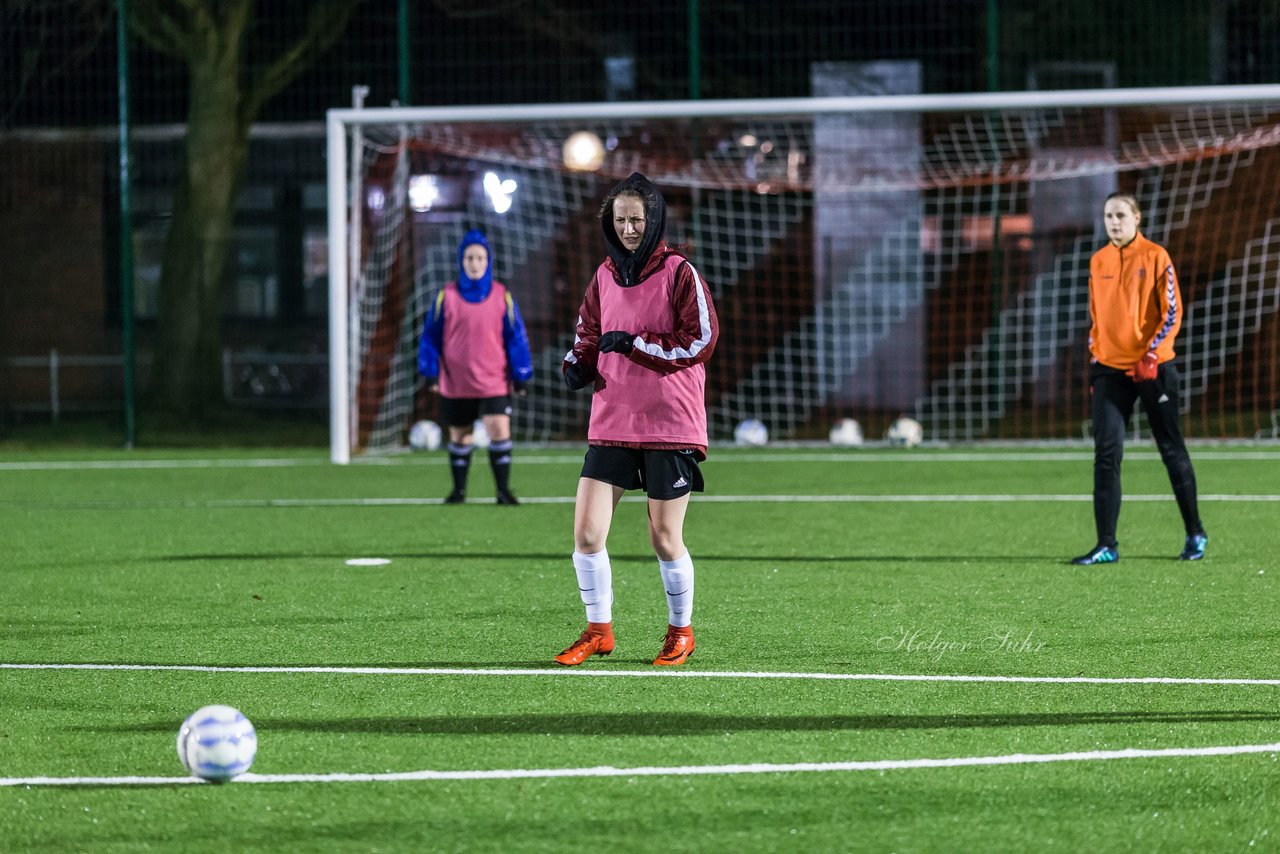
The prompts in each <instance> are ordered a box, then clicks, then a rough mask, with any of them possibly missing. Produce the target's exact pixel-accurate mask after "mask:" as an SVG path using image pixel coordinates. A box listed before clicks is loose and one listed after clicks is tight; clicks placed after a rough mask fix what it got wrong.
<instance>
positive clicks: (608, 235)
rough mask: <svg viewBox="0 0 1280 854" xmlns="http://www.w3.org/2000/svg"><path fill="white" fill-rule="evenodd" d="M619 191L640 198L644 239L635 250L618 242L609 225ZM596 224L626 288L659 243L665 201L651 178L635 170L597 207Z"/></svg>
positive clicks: (634, 282)
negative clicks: (598, 218)
mask: <svg viewBox="0 0 1280 854" xmlns="http://www.w3.org/2000/svg"><path fill="white" fill-rule="evenodd" d="M623 194H627V195H636V196H639V197H640V198H641V199H643V200H644V211H645V228H644V238H643V239H642V240H641V241H640V245H639V246H638V247H637V248H636V251H635V252H630V251H628V250H627V248H626V247H625V246H623V245H622V241H621V240H619V239H618V233H617V232H616V231H614V228H613V202H614V200H615V199H617V198H618V196H621V195H623ZM600 227H601V230H602V231H603V232H604V244H605V247H606V248H607V249H608V250H609V257H610V258H612V259H613V264H614V266H615V267H616V268H617V269H618V274H619V275H620V276H621V277H622V284H623V286H624V287H629V286H631V285H634V284H636V283H637V278H638V277H639V275H640V273H641V272H642V271H643V270H644V267H645V264H647V263H648V262H649V256H651V255H653V252H654V250H655V249H657V248H658V246H659V244H661V243H662V239H663V237H664V236H665V233H666V230H667V203H666V201H665V200H664V199H663V198H662V193H660V192H658V188H657V186H655V185H654V183H653V182H652V181H650V180H649V179H648V178H646V177H645V176H644V175H641V174H640V173H639V172H632V173H631V174H630V175H629V176H628V177H627V178H626V179H625V180H623V181H622V182H620V183H619V184H618V185H617V186H616V187H614V188H613V190H612V191H611V192H610V193H609V195H608V196H606V197H605V200H604V204H602V205H601V206H600Z"/></svg>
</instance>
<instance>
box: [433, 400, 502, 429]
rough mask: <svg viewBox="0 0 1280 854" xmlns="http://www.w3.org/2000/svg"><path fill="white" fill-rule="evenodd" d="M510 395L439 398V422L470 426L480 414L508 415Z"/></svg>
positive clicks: (448, 424)
mask: <svg viewBox="0 0 1280 854" xmlns="http://www.w3.org/2000/svg"><path fill="white" fill-rule="evenodd" d="M510 414H511V396H510V395H506V394H503V395H499V396H498V397H444V396H441V398H440V422H441V423H442V424H444V425H445V426H446V427H470V426H471V425H472V424H474V423H475V420H476V419H477V418H479V417H480V416H482V415H510Z"/></svg>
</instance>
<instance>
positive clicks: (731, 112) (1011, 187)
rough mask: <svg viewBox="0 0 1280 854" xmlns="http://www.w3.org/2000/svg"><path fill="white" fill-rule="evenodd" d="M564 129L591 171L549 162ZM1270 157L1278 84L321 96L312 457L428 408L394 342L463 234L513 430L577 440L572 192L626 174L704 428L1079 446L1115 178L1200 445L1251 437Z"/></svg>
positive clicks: (581, 229) (1268, 298)
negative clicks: (646, 222)
mask: <svg viewBox="0 0 1280 854" xmlns="http://www.w3.org/2000/svg"><path fill="white" fill-rule="evenodd" d="M583 131H585V132H587V133H589V134H592V135H594V137H595V138H596V139H598V140H599V141H600V142H601V144H602V148H603V150H602V151H601V152H599V154H600V155H601V156H602V160H601V161H600V162H598V163H592V164H588V165H585V166H584V165H581V164H574V163H571V162H568V163H567V162H566V159H565V158H566V156H567V154H566V152H565V150H564V144H565V142H566V140H568V139H569V138H570V137H571V136H573V135H574V134H575V133H579V132H583ZM1277 163H1280V85H1260V86H1230V87H1218V86H1208V87H1181V88H1149V89H1103V90H1060V91H1029V92H1009V93H990V94H950V95H882V96H860V97H815V98H795V99H757V100H733V101H728V100H723V101H663V102H644V103H616V102H610V103H595V104H562V105H555V104H544V105H518V106H489V107H446V108H360V109H335V110H330V111H328V113H327V170H328V178H327V182H328V183H327V191H328V238H329V239H328V247H329V364H330V427H331V444H330V455H331V458H332V460H333V461H334V462H337V463H346V462H349V461H350V460H351V459H352V458H353V456H358V455H363V454H368V453H377V452H380V451H388V450H393V449H396V448H399V447H402V446H403V444H404V437H405V435H406V433H407V431H408V429H409V427H410V425H411V424H412V423H413V422H414V421H415V420H418V419H419V418H422V417H431V411H430V407H431V405H432V404H431V402H430V401H429V400H424V395H423V394H422V389H421V383H420V382H419V381H418V379H417V377H416V353H417V333H418V330H420V328H421V322H422V317H423V311H424V310H425V306H426V305H427V302H428V300H429V298H430V296H431V294H432V293H433V292H434V291H435V290H436V289H438V288H439V287H441V286H443V285H444V284H445V283H446V282H447V281H448V280H449V279H450V278H452V276H453V275H455V274H456V263H455V261H454V256H453V252H454V251H455V250H456V245H457V239H458V237H459V236H460V235H461V233H462V230H463V229H465V228H470V227H480V228H484V229H486V230H487V231H489V232H490V239H491V243H492V244H493V245H494V262H495V278H497V279H499V280H502V281H504V282H506V283H507V284H508V285H509V286H510V287H511V289H512V292H513V294H514V295H515V297H516V299H517V301H518V302H519V303H520V305H521V309H522V311H525V314H526V322H527V323H528V325H529V327H530V337H531V342H532V344H533V347H534V353H535V357H534V364H535V381H534V382H535V385H534V387H533V393H532V394H531V395H530V398H529V403H528V404H526V405H525V407H524V408H523V409H522V411H520V412H518V413H517V418H516V421H515V430H516V434H517V436H518V437H519V438H521V439H522V440H552V439H558V438H577V437H579V435H580V431H581V428H582V425H583V423H584V422H583V416H584V412H585V408H586V406H587V405H588V404H587V401H586V399H585V396H582V395H579V396H573V395H570V394H569V393H567V392H566V391H565V390H564V389H563V387H562V385H561V383H560V378H559V369H558V365H559V358H560V356H562V355H563V352H564V349H566V348H565V343H566V340H567V339H566V338H565V335H566V334H569V333H571V332H572V325H573V320H574V314H573V312H574V311H576V308H577V301H578V300H579V299H580V298H581V294H582V291H583V289H584V287H585V284H586V278H585V277H586V275H588V274H589V272H590V270H591V269H593V268H594V265H595V264H596V263H598V262H599V261H600V259H601V258H602V257H603V246H602V244H601V243H600V241H599V225H598V221H597V220H596V219H595V208H596V207H597V206H598V204H599V201H600V199H601V198H602V197H603V194H604V192H606V191H607V189H608V188H609V187H610V186H612V185H613V184H614V183H616V182H617V181H618V180H620V179H621V178H624V177H626V175H627V174H629V173H630V172H632V171H637V170H638V171H642V172H645V173H646V174H647V175H649V177H651V178H652V179H653V180H654V181H655V182H656V183H657V184H658V185H659V186H660V187H662V188H663V191H664V193H665V194H667V195H668V203H669V205H670V207H671V214H670V218H669V220H668V232H667V236H668V239H669V240H670V241H671V242H673V243H677V244H683V245H687V246H688V247H689V254H690V257H691V259H692V260H693V263H694V264H695V265H697V266H698V267H699V270H700V272H702V273H703V274H704V277H705V278H706V280H707V282H708V284H709V286H710V287H711V288H712V291H713V293H714V295H715V297H716V301H717V307H718V309H719V311H720V313H721V323H722V338H721V345H720V346H721V351H720V352H718V353H717V355H716V357H715V359H714V360H713V362H714V363H715V364H714V365H713V370H712V373H711V374H709V388H708V407H709V410H710V411H711V415H712V417H711V428H712V433H713V439H715V438H724V437H727V436H729V435H731V433H732V427H733V425H734V424H736V423H737V422H738V421H740V420H742V419H746V418H758V419H760V420H761V421H763V422H764V423H765V424H766V425H767V426H768V428H769V431H770V435H771V436H773V437H782V438H795V439H804V438H813V437H817V436H822V437H825V436H826V433H827V429H828V427H829V426H830V424H831V423H833V421H834V420H836V419H838V418H840V417H847V416H852V417H857V418H859V419H860V420H861V421H862V422H863V424H864V426H869V430H868V435H881V434H882V433H883V428H884V426H885V425H888V424H889V423H891V422H892V421H894V420H896V418H897V417H898V416H901V415H910V416H912V417H914V418H916V419H917V420H919V421H920V422H921V423H922V424H923V426H924V431H925V439H926V441H928V440H934V439H943V440H950V441H963V440H982V439H998V438H1020V439H1025V438H1032V439H1050V438H1063V437H1065V438H1080V436H1081V423H1082V421H1081V395H1082V394H1083V393H1084V386H1083V384H1082V380H1079V377H1081V376H1083V374H1082V373H1081V370H1080V365H1081V364H1082V360H1081V353H1082V348H1083V337H1084V336H1085V335H1087V331H1088V330H1087V303H1086V302H1085V301H1084V300H1085V287H1084V278H1082V276H1083V277H1085V278H1087V270H1088V257H1089V254H1091V252H1092V251H1093V250H1094V249H1096V248H1097V247H1098V246H1100V245H1101V239H1100V233H1099V231H1098V230H1097V229H1098V223H1097V220H1099V219H1100V214H1099V211H1100V210H1101V201H1102V195H1100V194H1105V192H1108V191H1110V190H1114V189H1125V190H1127V191H1132V192H1134V193H1135V194H1136V195H1137V196H1138V198H1139V200H1140V203H1141V204H1142V205H1143V206H1144V223H1143V225H1144V232H1145V233H1147V234H1148V236H1150V237H1152V239H1155V240H1157V241H1159V242H1162V243H1165V244H1166V245H1170V248H1171V252H1172V254H1173V257H1174V261H1175V264H1177V265H1179V268H1180V269H1179V272H1180V275H1181V276H1182V278H1183V288H1184V293H1185V294H1187V296H1185V297H1184V299H1185V301H1186V302H1187V304H1188V306H1189V309H1188V314H1187V320H1186V323H1185V325H1184V329H1183V333H1182V336H1181V337H1180V339H1179V341H1180V346H1179V352H1180V356H1181V357H1182V358H1183V359H1184V361H1185V368H1184V371H1183V373H1184V384H1185V388H1184V393H1185V396H1186V397H1188V398H1189V399H1198V400H1199V401H1201V403H1202V404H1203V406H1202V409H1203V411H1202V412H1201V413H1200V414H1199V415H1196V416H1195V417H1203V418H1204V419H1205V420H1204V422H1203V423H1204V425H1205V427H1204V428H1203V431H1202V432H1204V431H1207V432H1215V433H1217V434H1219V435H1224V436H1226V435H1232V436H1243V437H1252V436H1261V435H1266V430H1267V429H1268V427H1267V425H1268V424H1270V425H1271V426H1270V428H1269V429H1271V430H1272V431H1273V432H1274V431H1275V429H1276V427H1275V424H1276V413H1277V411H1278V410H1280V399H1277V398H1278V397H1280V389H1277V388H1275V387H1273V385H1274V382H1275V381H1274V379H1273V378H1272V379H1267V378H1260V377H1257V376H1255V375H1256V374H1258V373H1259V372H1258V371H1257V370H1255V368H1256V365H1255V364H1254V362H1253V360H1267V359H1269V360H1270V364H1272V365H1274V364H1276V363H1277V356H1278V354H1277V352H1276V351H1275V348H1276V347H1277V346H1280V343H1278V342H1280V334H1278V333H1277V331H1276V330H1277V327H1278V326H1280V318H1278V316H1277V312H1280V272H1278V271H1280V220H1278V219H1277V217H1278V216H1280V210H1275V209H1274V207H1273V208H1270V209H1267V208H1266V205H1267V204H1271V205H1274V200H1270V201H1264V200H1263V199H1262V195H1266V194H1267V193H1269V194H1270V195H1271V196H1274V195H1275V194H1274V193H1273V192H1270V191H1271V188H1274V186H1277V178H1278V177H1280V166H1277V165H1276V164H1277ZM1273 170H1274V171H1273ZM486 176H491V177H489V178H486ZM504 182H506V183H504ZM504 186H506V187H510V188H512V189H509V190H503V189H501V188H502V187H504ZM1259 187H1262V188H1263V189H1264V190H1266V193H1264V194H1259V192H1258V188H1259ZM504 205H505V207H504ZM1241 208H1248V211H1247V212H1248V214H1249V215H1248V216H1247V217H1241V216H1239V215H1237V213H1236V212H1238V211H1239V210H1240V209H1241ZM1225 211H1233V214H1232V217H1231V218H1230V221H1229V222H1228V221H1226V220H1225V219H1224V218H1223V217H1222V214H1223V212H1225ZM1273 228H1274V236H1273ZM1184 267H1185V270H1186V271H1187V272H1185V273H1184V272H1183V269H1184ZM526 306H528V308H527V309H526ZM1263 345H1265V346H1266V347H1270V348H1272V349H1270V350H1266V349H1261V348H1262V347H1263ZM1264 373H1265V372H1264ZM1078 380H1079V381H1078ZM1086 417H1087V416H1086Z"/></svg>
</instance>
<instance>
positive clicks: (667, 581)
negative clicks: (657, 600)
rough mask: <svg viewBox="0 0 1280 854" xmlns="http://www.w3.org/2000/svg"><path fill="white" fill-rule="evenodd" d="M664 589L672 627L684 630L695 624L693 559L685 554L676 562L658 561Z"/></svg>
mask: <svg viewBox="0 0 1280 854" xmlns="http://www.w3.org/2000/svg"><path fill="white" fill-rule="evenodd" d="M658 569H659V570H661V571H662V589H663V590H665V591H666V593H667V614H668V619H669V620H670V622H671V625H673V626H675V627H676V628H682V627H684V626H687V625H689V624H690V623H692V622H693V558H691V557H689V553H688V552H685V553H684V554H683V555H682V556H680V557H678V558H676V559H675V560H660V561H658Z"/></svg>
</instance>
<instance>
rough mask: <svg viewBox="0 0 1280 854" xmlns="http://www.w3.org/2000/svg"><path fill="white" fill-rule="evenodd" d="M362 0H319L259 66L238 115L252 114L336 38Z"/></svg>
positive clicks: (331, 44) (249, 115)
mask: <svg viewBox="0 0 1280 854" xmlns="http://www.w3.org/2000/svg"><path fill="white" fill-rule="evenodd" d="M363 2H364V0H320V2H318V3H317V4H316V5H314V6H312V7H311V10H310V12H309V14H308V15H307V28H306V30H305V31H304V32H303V33H302V34H301V35H300V36H298V38H297V39H296V40H295V41H294V42H293V43H292V44H291V45H289V46H288V47H286V48H285V49H284V51H282V52H281V54H280V55H279V56H278V57H276V59H275V60H274V61H273V62H272V63H271V64H270V65H268V66H267V67H266V68H265V69H263V71H262V73H261V74H259V75H258V78H257V79H256V80H255V81H253V83H252V84H251V85H250V87H249V90H248V94H247V95H246V96H245V103H244V109H243V112H242V117H244V118H252V117H253V116H254V115H256V114H257V112H258V111H259V110H260V109H261V108H262V105H263V104H264V103H266V102H267V101H268V100H270V98H271V97H272V96H273V95H275V94H276V93H277V92H279V91H280V90H281V89H283V88H284V87H285V86H287V85H288V84H289V83H290V81H292V80H293V79H294V78H295V77H297V76H298V75H299V74H301V73H302V72H303V71H305V70H306V69H307V67H308V66H309V65H310V64H311V63H312V62H314V61H315V59H316V57H318V56H319V55H320V54H322V53H324V52H325V51H326V50H328V49H329V48H330V47H332V46H333V43H334V42H335V41H337V40H338V38H339V36H341V35H342V33H343V31H345V30H346V27H347V22H348V21H349V20H350V19H351V13H352V12H353V11H355V8H356V6H359V5H360V4H361V3H363Z"/></svg>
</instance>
